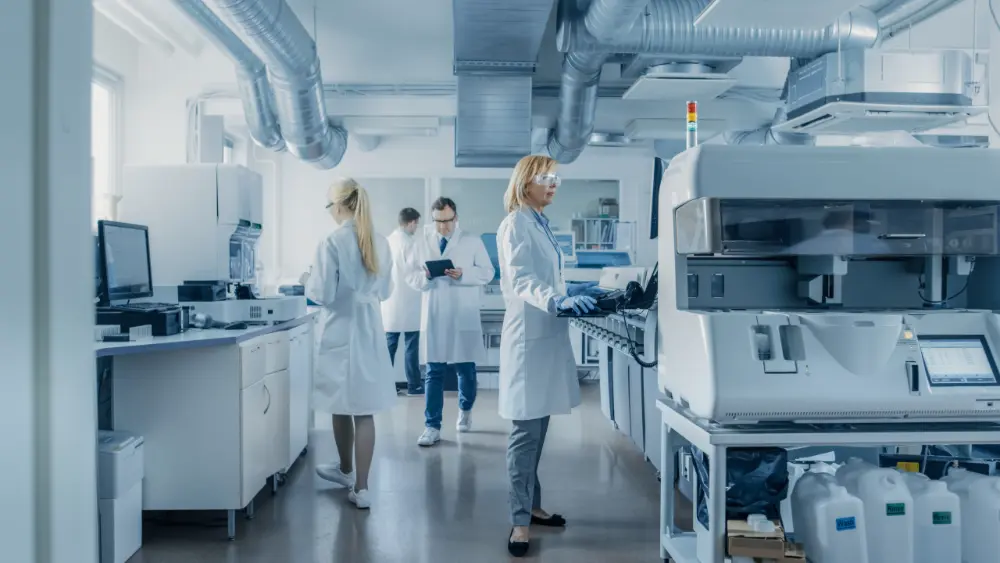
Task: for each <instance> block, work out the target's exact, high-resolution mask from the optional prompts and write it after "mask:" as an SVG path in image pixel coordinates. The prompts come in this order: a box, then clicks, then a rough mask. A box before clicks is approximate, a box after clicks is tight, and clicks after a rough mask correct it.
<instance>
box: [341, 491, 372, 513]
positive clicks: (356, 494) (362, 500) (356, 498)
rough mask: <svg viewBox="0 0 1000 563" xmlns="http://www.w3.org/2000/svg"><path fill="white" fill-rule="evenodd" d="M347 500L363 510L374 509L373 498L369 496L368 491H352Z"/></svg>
mask: <svg viewBox="0 0 1000 563" xmlns="http://www.w3.org/2000/svg"><path fill="white" fill-rule="evenodd" d="M347 500H349V501H351V502H352V503H354V506H356V507H358V508H360V509H361V510H366V509H369V508H371V507H372V498H371V495H369V494H368V489H362V490H360V491H355V490H354V489H351V492H349V493H347Z"/></svg>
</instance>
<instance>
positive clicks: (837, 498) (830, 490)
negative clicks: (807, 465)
mask: <svg viewBox="0 0 1000 563" xmlns="http://www.w3.org/2000/svg"><path fill="white" fill-rule="evenodd" d="M792 515H793V519H794V521H795V522H794V525H795V530H796V532H795V540H796V541H797V542H799V543H802V544H803V546H804V547H805V550H806V553H807V554H809V560H810V561H812V562H813V563H867V562H868V547H867V541H866V538H865V514H864V505H863V504H862V503H861V500H860V499H858V498H857V497H855V496H853V495H851V494H850V493H848V492H847V489H845V488H844V487H842V486H840V485H838V484H837V480H836V478H835V477H834V476H833V475H831V474H829V473H814V472H809V473H806V474H805V475H803V476H802V477H801V478H800V479H799V481H798V484H797V485H796V487H795V489H794V490H793V491H792Z"/></svg>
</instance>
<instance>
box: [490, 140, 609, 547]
mask: <svg viewBox="0 0 1000 563" xmlns="http://www.w3.org/2000/svg"><path fill="white" fill-rule="evenodd" d="M556 164H557V163H556V161H554V160H552V159H551V158H548V157H546V156H526V157H524V158H522V159H521V161H520V162H518V164H517V166H516V167H515V168H514V173H513V174H512V175H511V178H510V184H509V185H508V187H507V192H506V193H505V194H504V205H505V206H506V209H507V213H508V215H507V217H506V218H505V219H504V220H503V222H502V223H501V224H500V228H499V229H498V230H497V251H498V255H499V262H500V287H501V289H502V291H503V296H504V301H505V302H506V305H507V311H506V313H505V314H504V320H503V333H502V336H501V338H500V416H501V417H503V418H505V419H508V420H511V421H512V422H513V428H512V430H511V433H510V443H509V445H508V447H507V471H508V474H509V477H510V516H511V524H512V526H513V529H512V530H511V534H510V537H509V538H508V540H507V550H508V551H509V552H510V554H511V555H513V556H514V557H524V556H525V555H526V554H527V552H528V547H529V545H528V542H529V538H530V534H529V527H530V526H531V525H536V526H551V527H564V526H565V525H566V520H565V519H564V518H563V517H562V516H560V515H558V514H549V513H547V512H545V511H544V510H542V504H541V494H542V489H541V485H540V484H539V482H538V462H539V460H540V458H541V454H542V447H543V445H544V444H545V435H546V433H547V431H548V427H549V417H550V416H552V415H558V414H569V412H570V411H571V410H572V409H573V408H574V407H576V406H578V405H579V404H580V385H579V381H578V379H577V374H576V360H575V359H574V357H573V347H572V344H571V343H570V337H569V321H568V319H566V318H560V317H558V316H557V315H558V313H559V312H560V311H575V312H577V313H586V312H589V311H592V310H593V309H594V308H595V307H596V301H595V299H594V298H595V297H597V296H599V295H600V293H601V291H600V290H599V289H598V288H597V287H596V284H592V283H588V284H567V283H566V282H565V280H564V278H563V268H564V266H565V264H564V259H563V255H562V252H561V250H560V247H559V243H558V242H557V241H556V238H555V235H554V234H553V233H552V229H551V227H550V226H549V220H548V219H547V218H546V217H545V213H544V210H545V208H546V207H548V206H549V205H551V204H552V200H553V198H554V197H555V195H556V190H557V189H558V187H559V184H560V180H559V177H558V176H557V175H556V174H555V172H556Z"/></svg>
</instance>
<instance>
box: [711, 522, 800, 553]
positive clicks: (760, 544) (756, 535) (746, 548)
mask: <svg viewBox="0 0 1000 563" xmlns="http://www.w3.org/2000/svg"><path fill="white" fill-rule="evenodd" d="M773 523H774V531H773V532H757V531H754V530H753V529H752V528H750V525H749V524H747V522H746V521H745V520H730V521H728V522H727V523H726V547H727V551H728V553H729V556H730V557H753V558H755V559H763V560H765V561H776V562H777V563H805V560H806V557H805V551H804V550H803V549H802V546H800V545H799V544H793V543H789V542H787V541H785V531H784V530H783V529H782V528H781V523H780V522H777V521H774V522H773Z"/></svg>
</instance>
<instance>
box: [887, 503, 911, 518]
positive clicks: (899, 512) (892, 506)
mask: <svg viewBox="0 0 1000 563" xmlns="http://www.w3.org/2000/svg"><path fill="white" fill-rule="evenodd" d="M885 515H886V516H905V515H906V504H904V503H902V502H892V503H889V504H887V505H885Z"/></svg>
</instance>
